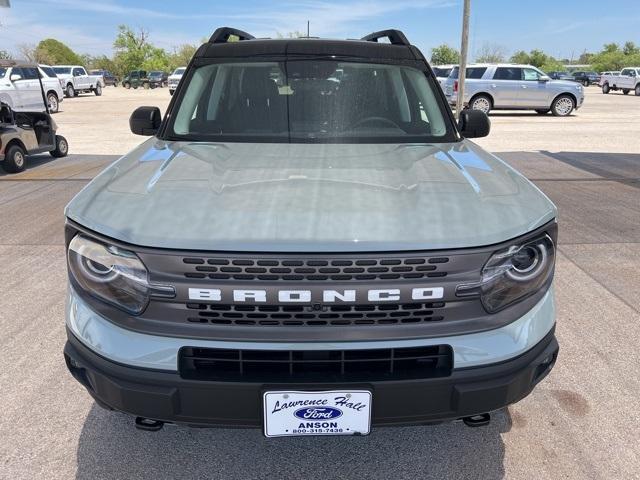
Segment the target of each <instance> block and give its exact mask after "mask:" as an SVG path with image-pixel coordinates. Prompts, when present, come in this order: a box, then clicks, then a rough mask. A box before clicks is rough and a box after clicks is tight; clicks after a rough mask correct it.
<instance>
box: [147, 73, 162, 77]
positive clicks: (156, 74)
mask: <svg viewBox="0 0 640 480" xmlns="http://www.w3.org/2000/svg"><path fill="white" fill-rule="evenodd" d="M149 76H150V77H161V76H162V72H151V73H149Z"/></svg>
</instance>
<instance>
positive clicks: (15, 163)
mask: <svg viewBox="0 0 640 480" xmlns="http://www.w3.org/2000/svg"><path fill="white" fill-rule="evenodd" d="M2 166H3V167H4V169H5V170H6V171H7V172H9V173H18V172H22V171H23V170H24V169H25V168H26V166H27V152H25V150H24V148H22V147H21V146H20V145H11V146H10V147H9V148H7V151H6V152H5V157H4V162H2Z"/></svg>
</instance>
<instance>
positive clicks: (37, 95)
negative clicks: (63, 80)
mask: <svg viewBox="0 0 640 480" xmlns="http://www.w3.org/2000/svg"><path fill="white" fill-rule="evenodd" d="M54 75H55V74H54ZM40 78H41V79H42V85H43V87H44V91H45V94H46V96H47V101H48V103H49V108H50V110H51V112H52V113H56V112H57V111H58V109H59V104H60V102H61V101H62V97H63V94H62V88H61V86H60V81H59V80H58V79H57V78H55V77H54V78H52V77H50V76H49V74H48V73H47V67H46V66H45V67H44V68H43V67H39V68H36V67H35V66H21V64H20V63H19V62H15V61H12V60H9V61H4V62H2V63H0V101H2V102H3V103H6V104H7V105H9V107H11V109H12V110H14V111H18V112H19V111H23V112H24V111H40V110H41V109H42V91H41V89H40Z"/></svg>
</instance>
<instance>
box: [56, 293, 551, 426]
mask: <svg viewBox="0 0 640 480" xmlns="http://www.w3.org/2000/svg"><path fill="white" fill-rule="evenodd" d="M554 329H555V308H554V301H553V288H551V289H550V290H549V291H548V292H547V294H546V295H545V297H544V298H543V299H542V300H540V302H539V303H538V304H537V305H536V306H535V307H534V308H532V309H531V310H530V311H529V312H528V313H527V314H525V315H524V316H523V317H521V318H519V319H517V320H515V321H514V322H512V323H511V324H509V325H507V326H505V327H502V328H498V329H495V330H490V331H487V332H480V333H476V334H468V335H457V336H451V337H442V338H435V339H416V340H403V341H395V342H392V341H384V342H332V343H301V344H296V343H286V342H283V343H279V344H274V343H258V342H217V341H213V340H207V341H205V340H194V339H185V338H168V337H156V336H151V335H144V334H140V333H136V332H132V331H129V330H125V329H122V328H120V327H118V326H116V325H114V324H112V323H111V322H109V321H108V320H106V319H104V318H102V317H100V316H99V315H97V314H96V313H95V312H93V311H92V310H91V309H90V308H89V307H88V305H87V304H86V303H84V301H83V300H82V298H80V297H79V296H78V295H77V294H76V293H75V292H74V291H73V289H70V292H69V298H68V305H67V333H68V342H67V344H66V346H65V350H64V355H65V360H66V363H67V366H68V368H69V370H70V372H71V373H72V375H73V376H74V377H75V378H76V379H77V380H78V381H79V382H80V383H81V384H82V385H84V386H85V388H86V389H87V390H88V391H89V393H90V394H91V395H92V396H93V397H94V399H95V400H96V401H97V402H98V403H99V404H100V405H102V406H104V407H106V408H109V409H114V410H118V411H122V412H125V413H128V414H131V415H135V416H140V417H145V418H150V419H154V420H160V421H163V422H173V423H181V424H188V425H197V426H218V427H251V428H258V427H260V426H261V425H262V414H261V411H262V405H261V402H262V400H261V399H262V393H263V392H264V391H265V390H337V389H358V390H360V389H368V390H371V391H372V392H373V412H372V415H373V417H372V424H373V425H374V426H384V425H415V424H426V423H434V422H441V421H447V420H455V419H458V418H461V417H467V416H472V415H476V414H480V413H485V412H489V411H492V410H496V409H499V408H502V407H504V406H506V405H509V404H511V403H514V402H517V401H519V400H521V399H522V398H524V397H525V396H527V395H528V394H529V393H530V392H531V390H532V389H533V387H534V386H535V385H536V384H537V383H538V382H539V381H540V380H541V379H542V378H544V376H545V375H546V374H547V373H548V372H549V371H550V370H551V368H552V367H553V365H554V363H555V359H556V356H557V353H558V344H557V341H556V340H555V336H554ZM430 344H434V345H435V344H446V345H450V346H451V348H452V351H453V355H454V356H453V365H454V368H453V370H452V373H451V374H450V375H449V376H446V377H438V378H418V379H415V378H414V379H402V380H395V379H394V380H385V381H373V382H365V383H347V384H345V383H306V384H298V383H293V382H291V383H285V384H283V383H275V382H272V383H265V382H264V380H263V381H258V382H256V381H244V380H242V381H209V380H193V379H186V378H183V377H182V376H181V375H180V373H179V371H178V351H179V350H180V348H182V347H185V346H193V347H204V348H231V349H233V348H240V349H247V348H251V349H264V350H269V349H271V350H278V349H280V350H295V349H307V350H308V349H318V350H322V349H336V348H340V349H367V348H401V347H416V346H421V345H430ZM274 378H275V377H274Z"/></svg>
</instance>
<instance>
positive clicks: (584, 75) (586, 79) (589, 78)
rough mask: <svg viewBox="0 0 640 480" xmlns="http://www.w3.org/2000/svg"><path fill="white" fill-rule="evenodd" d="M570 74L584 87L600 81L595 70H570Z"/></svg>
mask: <svg viewBox="0 0 640 480" xmlns="http://www.w3.org/2000/svg"><path fill="white" fill-rule="evenodd" d="M571 76H572V77H573V80H574V81H575V82H580V83H581V84H582V85H584V86H585V87H588V86H589V85H592V84H594V83H598V82H600V74H598V73H597V72H585V71H577V72H572V73H571Z"/></svg>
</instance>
